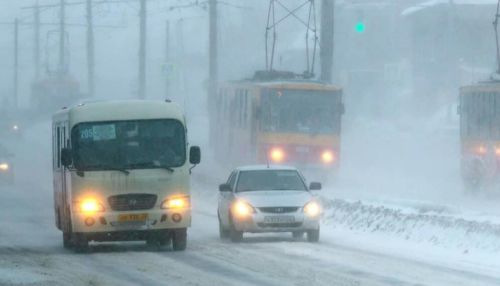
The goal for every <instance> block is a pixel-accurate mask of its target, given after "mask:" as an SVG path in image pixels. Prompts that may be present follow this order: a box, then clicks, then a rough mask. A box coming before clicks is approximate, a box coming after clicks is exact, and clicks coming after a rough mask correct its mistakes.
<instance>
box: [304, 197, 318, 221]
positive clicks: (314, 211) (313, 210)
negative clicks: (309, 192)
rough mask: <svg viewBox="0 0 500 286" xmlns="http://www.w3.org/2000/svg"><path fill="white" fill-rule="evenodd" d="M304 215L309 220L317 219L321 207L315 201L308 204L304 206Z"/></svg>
mask: <svg viewBox="0 0 500 286" xmlns="http://www.w3.org/2000/svg"><path fill="white" fill-rule="evenodd" d="M304 213H305V214H306V215H307V216H308V217H311V218H314V217H317V216H319V215H320V213H321V207H320V205H319V203H318V202H315V201H312V202H308V203H307V204H306V205H305V206H304Z"/></svg>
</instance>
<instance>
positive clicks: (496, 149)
mask: <svg viewBox="0 0 500 286" xmlns="http://www.w3.org/2000/svg"><path fill="white" fill-rule="evenodd" d="M495 155H497V157H500V147H496V148H495Z"/></svg>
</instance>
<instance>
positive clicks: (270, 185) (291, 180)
mask: <svg viewBox="0 0 500 286" xmlns="http://www.w3.org/2000/svg"><path fill="white" fill-rule="evenodd" d="M273 190H290V191H306V190H307V189H306V186H305V184H304V181H303V180H302V178H301V177H300V175H299V173H298V172H297V171H294V170H252V171H241V172H240V174H239V176H238V184H237V187H236V192H249V191H273Z"/></svg>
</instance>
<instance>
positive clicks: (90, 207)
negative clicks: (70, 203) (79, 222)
mask: <svg viewBox="0 0 500 286" xmlns="http://www.w3.org/2000/svg"><path fill="white" fill-rule="evenodd" d="M76 210H77V211H79V212H83V213H97V212H103V211H104V210H105V209H104V206H103V205H102V204H101V203H99V202H98V201H97V200H95V199H85V200H82V201H80V202H77V204H76Z"/></svg>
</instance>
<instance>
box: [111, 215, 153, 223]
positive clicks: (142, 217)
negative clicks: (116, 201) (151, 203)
mask: <svg viewBox="0 0 500 286" xmlns="http://www.w3.org/2000/svg"><path fill="white" fill-rule="evenodd" d="M147 219H148V214H121V215H119V216H118V221H119V222H128V221H145V220H147Z"/></svg>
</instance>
